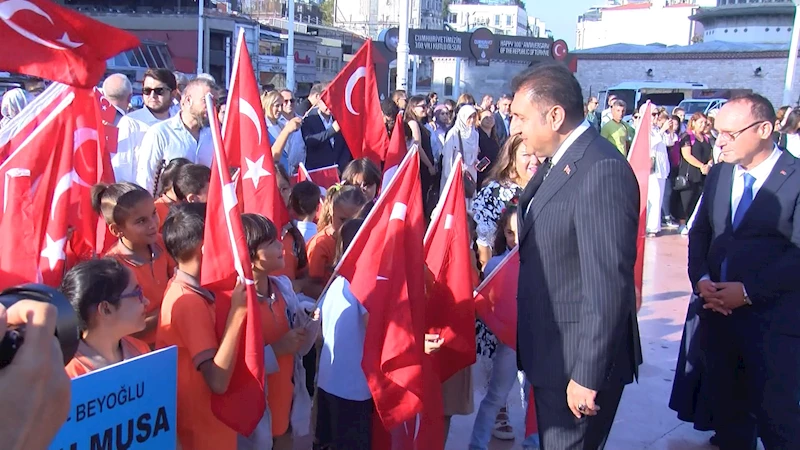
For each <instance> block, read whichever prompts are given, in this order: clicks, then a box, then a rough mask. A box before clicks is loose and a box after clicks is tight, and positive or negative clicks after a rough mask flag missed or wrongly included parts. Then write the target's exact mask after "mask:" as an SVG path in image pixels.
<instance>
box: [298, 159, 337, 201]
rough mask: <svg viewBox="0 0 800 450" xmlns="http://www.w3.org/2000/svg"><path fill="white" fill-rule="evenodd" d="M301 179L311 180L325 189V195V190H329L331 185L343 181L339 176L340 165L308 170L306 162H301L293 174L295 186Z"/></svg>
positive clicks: (323, 193)
mask: <svg viewBox="0 0 800 450" xmlns="http://www.w3.org/2000/svg"><path fill="white" fill-rule="evenodd" d="M301 181H310V182H312V183H314V184H316V185H317V186H319V187H320V189H321V190H322V191H323V192H322V195H325V192H327V190H328V189H330V187H331V186H333V185H334V184H338V183H340V182H341V179H340V178H339V165H337V164H334V165H332V166H327V167H319V168H316V169H313V170H308V169H306V166H305V164H303V163H300V165H299V166H298V167H297V173H296V174H295V175H293V176H292V185H293V186H294V185H295V184H297V183H299V182H301Z"/></svg>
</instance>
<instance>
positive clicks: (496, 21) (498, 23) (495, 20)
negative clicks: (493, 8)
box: [494, 14, 500, 27]
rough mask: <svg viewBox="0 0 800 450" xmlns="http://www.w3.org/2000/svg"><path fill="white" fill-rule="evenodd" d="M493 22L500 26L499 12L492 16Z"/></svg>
mask: <svg viewBox="0 0 800 450" xmlns="http://www.w3.org/2000/svg"><path fill="white" fill-rule="evenodd" d="M494 24H495V26H498V27H499V26H500V14H497V15H496V16H494Z"/></svg>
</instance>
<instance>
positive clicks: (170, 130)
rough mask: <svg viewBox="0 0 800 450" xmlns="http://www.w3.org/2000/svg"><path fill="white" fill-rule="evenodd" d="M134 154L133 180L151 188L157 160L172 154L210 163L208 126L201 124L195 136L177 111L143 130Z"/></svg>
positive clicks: (205, 164) (212, 155) (149, 189)
mask: <svg viewBox="0 0 800 450" xmlns="http://www.w3.org/2000/svg"><path fill="white" fill-rule="evenodd" d="M138 154H139V155H138V164H137V169H136V183H137V184H138V185H139V186H142V187H143V188H145V189H147V190H148V191H150V192H153V188H154V186H153V185H154V181H155V177H156V175H157V173H158V170H159V166H160V165H161V161H166V162H167V163H168V162H169V161H171V160H173V159H175V158H186V159H188V160H189V161H191V162H193V163H195V164H203V165H204V166H208V167H211V161H212V159H213V157H214V144H213V142H212V140H211V130H210V129H209V128H208V127H204V128H202V129H201V130H200V136H199V139H195V138H194V136H192V133H191V132H189V130H188V129H186V126H184V124H183V121H182V120H181V115H180V114H177V115H175V117H170V118H169V119H167V120H165V121H163V122H159V123H157V124H155V125H153V126H152V127H150V129H149V130H147V133H145V135H144V137H143V138H142V144H141V146H140V147H139V152H138Z"/></svg>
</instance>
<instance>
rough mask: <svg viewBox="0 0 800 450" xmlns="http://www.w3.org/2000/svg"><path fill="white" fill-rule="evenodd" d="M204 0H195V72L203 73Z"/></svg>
mask: <svg viewBox="0 0 800 450" xmlns="http://www.w3.org/2000/svg"><path fill="white" fill-rule="evenodd" d="M204 2H205V0H197V74H198V75H200V74H201V73H203V36H204V34H205V33H204V31H205V30H204V28H205V24H204V23H203V6H205V5H203V3H204Z"/></svg>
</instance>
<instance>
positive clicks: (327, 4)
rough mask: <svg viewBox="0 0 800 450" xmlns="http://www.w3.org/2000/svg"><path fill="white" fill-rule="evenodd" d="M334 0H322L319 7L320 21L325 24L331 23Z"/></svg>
mask: <svg viewBox="0 0 800 450" xmlns="http://www.w3.org/2000/svg"><path fill="white" fill-rule="evenodd" d="M334 6H335V4H334V0H322V3H320V5H319V9H320V11H321V12H322V23H323V24H325V25H333V8H334Z"/></svg>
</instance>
